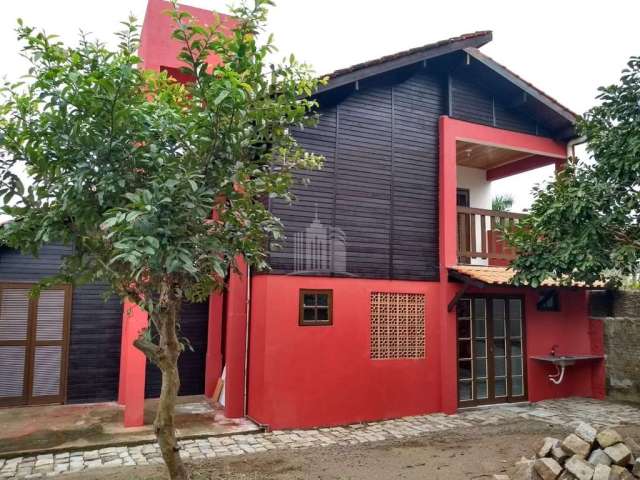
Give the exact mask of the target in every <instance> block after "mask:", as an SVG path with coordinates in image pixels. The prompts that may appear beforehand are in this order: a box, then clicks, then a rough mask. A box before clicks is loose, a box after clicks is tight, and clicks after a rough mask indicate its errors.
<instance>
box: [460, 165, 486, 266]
mask: <svg viewBox="0 0 640 480" xmlns="http://www.w3.org/2000/svg"><path fill="white" fill-rule="evenodd" d="M456 173H457V179H458V188H465V189H467V190H469V205H470V207H471V208H484V209H487V210H490V209H491V182H488V181H487V177H486V170H482V169H479V168H470V167H463V166H460V165H458V168H457V171H456ZM481 235H482V234H481V230H480V217H479V216H476V245H480V242H481ZM471 264H472V265H487V264H488V261H487V259H484V258H472V259H471Z"/></svg>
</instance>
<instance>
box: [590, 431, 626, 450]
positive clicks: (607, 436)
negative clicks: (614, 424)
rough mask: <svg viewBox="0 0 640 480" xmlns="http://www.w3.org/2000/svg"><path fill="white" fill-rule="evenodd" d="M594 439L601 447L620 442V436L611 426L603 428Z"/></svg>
mask: <svg viewBox="0 0 640 480" xmlns="http://www.w3.org/2000/svg"><path fill="white" fill-rule="evenodd" d="M596 440H597V441H598V444H599V445H600V446H601V447H602V448H607V447H610V446H611V445H615V444H616V443H620V442H622V437H621V436H620V434H619V433H618V432H616V431H615V430H614V429H613V428H605V429H604V430H601V431H600V432H598V434H597V435H596Z"/></svg>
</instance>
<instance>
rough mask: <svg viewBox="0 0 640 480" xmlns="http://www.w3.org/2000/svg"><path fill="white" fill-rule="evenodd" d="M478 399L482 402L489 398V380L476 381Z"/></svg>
mask: <svg viewBox="0 0 640 480" xmlns="http://www.w3.org/2000/svg"><path fill="white" fill-rule="evenodd" d="M475 384H476V399H478V400H482V399H483V398H487V379H486V378H485V379H483V380H476V382H475Z"/></svg>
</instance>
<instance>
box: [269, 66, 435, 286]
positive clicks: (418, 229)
mask: <svg viewBox="0 0 640 480" xmlns="http://www.w3.org/2000/svg"><path fill="white" fill-rule="evenodd" d="M444 83H445V82H444V77H442V76H440V75H436V74H432V73H426V72H421V73H417V74H414V75H413V76H411V77H409V78H408V79H405V80H403V81H400V82H396V83H393V84H388V83H387V84H378V85H370V86H368V87H362V88H361V89H360V90H359V91H356V92H353V93H352V94H351V95H348V96H347V97H346V98H345V99H344V100H343V101H341V102H340V103H338V104H337V106H331V107H327V108H323V109H321V120H320V124H319V125H318V126H317V127H316V128H313V129H307V130H304V131H298V132H296V137H297V139H298V141H299V142H300V144H301V145H302V146H303V147H304V148H306V149H307V150H309V151H313V152H316V153H319V154H322V155H324V156H325V164H324V168H323V169H322V170H321V171H318V172H302V173H301V174H299V175H298V176H299V177H300V178H302V177H308V178H309V179H310V184H309V185H307V186H297V187H296V188H295V189H294V194H295V195H296V200H295V202H294V203H293V204H291V205H289V204H285V203H284V202H282V201H274V202H272V204H271V210H272V211H273V212H274V213H275V214H276V216H278V217H279V218H280V219H281V220H282V221H283V223H284V225H285V232H286V237H287V238H286V240H285V241H284V248H283V249H282V250H280V251H274V252H273V253H272V255H271V266H272V268H273V272H274V273H289V272H294V271H295V272H297V273H301V272H300V268H298V266H297V265H296V262H295V260H294V253H295V249H294V244H295V237H296V234H298V235H300V234H303V233H304V232H305V230H306V229H307V228H308V227H310V226H311V225H312V222H314V219H315V218H316V215H317V218H318V220H319V221H320V222H321V223H322V225H324V226H325V227H329V228H332V229H335V230H336V231H337V232H335V231H334V235H342V234H344V238H345V250H346V271H340V270H336V269H334V270H332V271H331V272H330V274H335V275H352V276H359V277H366V278H397V279H415V280H436V279H437V278H438V233H437V231H438V230H437V229H438V118H439V116H440V115H441V114H443V113H444V101H443V99H444V91H445V89H444ZM307 273H309V272H307Z"/></svg>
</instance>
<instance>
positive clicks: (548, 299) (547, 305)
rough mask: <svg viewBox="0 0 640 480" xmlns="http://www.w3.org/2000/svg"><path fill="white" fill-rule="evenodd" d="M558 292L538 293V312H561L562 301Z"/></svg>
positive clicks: (543, 291)
mask: <svg viewBox="0 0 640 480" xmlns="http://www.w3.org/2000/svg"><path fill="white" fill-rule="evenodd" d="M558 297H559V296H558V291H557V290H542V291H540V292H539V293H538V304H537V307H538V311H540V312H559V311H560V299H559V298H558Z"/></svg>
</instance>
